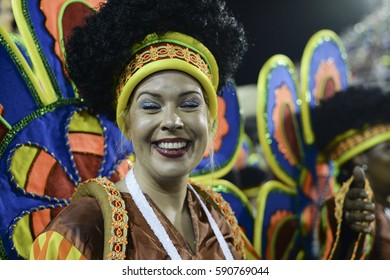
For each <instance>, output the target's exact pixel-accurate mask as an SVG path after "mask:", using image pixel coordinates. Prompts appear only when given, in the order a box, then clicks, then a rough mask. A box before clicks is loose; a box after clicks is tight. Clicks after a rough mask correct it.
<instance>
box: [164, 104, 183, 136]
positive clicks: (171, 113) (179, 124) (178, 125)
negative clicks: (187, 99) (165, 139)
mask: <svg viewBox="0 0 390 280" xmlns="http://www.w3.org/2000/svg"><path fill="white" fill-rule="evenodd" d="M183 126H184V124H183V121H182V119H181V118H180V116H179V115H178V114H177V112H176V111H175V110H174V109H168V110H167V111H166V112H165V114H164V116H163V120H162V122H161V128H162V129H163V130H169V131H172V130H176V129H182V128H183Z"/></svg>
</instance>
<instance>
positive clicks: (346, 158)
mask: <svg viewBox="0 0 390 280" xmlns="http://www.w3.org/2000/svg"><path fill="white" fill-rule="evenodd" d="M389 106H390V94H389V93H388V92H384V91H383V90H382V89H380V88H378V87H377V88H376V87H363V86H350V87H349V88H347V89H346V90H344V91H341V92H338V93H337V95H335V96H333V97H332V98H329V99H327V100H324V101H323V102H321V103H320V106H318V107H317V108H316V110H315V111H314V112H315V114H314V120H315V123H316V125H315V135H316V139H318V140H317V141H316V142H317V146H318V149H319V151H320V159H322V161H325V160H328V159H330V160H331V162H332V163H333V166H334V170H335V172H334V177H335V180H336V179H337V182H343V181H346V180H347V179H348V178H347V177H348V176H350V173H351V169H352V168H353V165H354V164H353V162H352V160H353V159H354V158H355V157H357V156H359V155H360V154H364V153H365V152H367V151H368V150H370V149H371V148H374V147H375V146H377V145H379V144H382V143H385V142H389V141H390V125H389V122H390V113H389V110H388V108H389ZM386 152H387V149H386ZM364 168H366V169H367V170H366V172H370V170H369V169H370V166H369V164H366V165H365V166H364ZM372 168H374V167H372ZM337 182H336V183H337ZM371 186H372V190H370V192H372V194H371V196H373V198H374V200H375V217H376V221H375V231H374V233H373V239H374V242H373V248H372V252H370V254H369V256H368V258H370V259H390V236H389V230H390V217H389V213H388V212H389V210H388V209H389V205H388V203H389V202H388V201H386V198H383V197H381V195H384V194H383V193H382V192H383V191H381V192H378V193H376V188H375V185H374V184H372V185H371ZM386 187H387V186H386ZM347 188H348V185H347V184H345V185H344V186H343V187H342V189H341V193H345V192H346V191H347ZM378 191H379V190H378ZM375 198H376V199H375ZM341 199H342V198H341ZM386 203H387V204H386ZM340 219H341V216H340ZM355 235H356V234H355ZM360 235H361V234H360ZM360 235H359V238H362V237H361V236H360ZM350 236H352V237H353V235H352V234H350V235H349V236H348V237H349V238H350ZM355 238H356V237H355Z"/></svg>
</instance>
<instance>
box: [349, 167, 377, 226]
mask: <svg viewBox="0 0 390 280" xmlns="http://www.w3.org/2000/svg"><path fill="white" fill-rule="evenodd" d="M353 177H354V179H353V181H352V184H351V186H350V188H349V190H348V192H347V194H346V197H345V201H344V218H345V221H346V223H347V225H348V226H349V227H350V228H351V229H352V230H353V231H355V232H359V233H360V232H362V233H370V232H372V230H373V227H372V226H370V222H372V221H374V220H375V214H374V213H375V204H374V203H373V202H372V201H371V200H370V199H369V197H368V193H367V191H366V190H365V189H364V186H365V184H366V181H365V179H366V175H365V173H364V170H363V169H362V168H361V167H359V166H355V168H354V169H353Z"/></svg>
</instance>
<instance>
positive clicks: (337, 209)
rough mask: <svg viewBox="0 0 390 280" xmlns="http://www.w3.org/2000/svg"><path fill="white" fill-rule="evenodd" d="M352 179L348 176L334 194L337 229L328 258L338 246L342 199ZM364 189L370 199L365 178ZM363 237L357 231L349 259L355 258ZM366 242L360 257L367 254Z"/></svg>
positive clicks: (342, 208)
mask: <svg viewBox="0 0 390 280" xmlns="http://www.w3.org/2000/svg"><path fill="white" fill-rule="evenodd" d="M352 181H353V176H352V177H351V178H349V179H348V180H347V181H346V182H344V183H343V185H342V187H341V189H340V191H339V192H337V193H336V195H335V211H334V215H335V218H336V221H337V229H336V237H335V241H334V243H333V245H332V249H331V252H330V254H329V256H328V259H333V255H334V253H335V251H336V248H337V246H338V243H339V240H340V235H341V223H342V221H343V210H344V200H345V196H346V194H347V192H348V190H349V188H350V186H351V184H352ZM364 188H365V190H366V191H367V192H368V199H369V200H371V199H372V195H373V193H372V191H371V187H370V185H369V181H368V180H367V179H366V182H365V187H364ZM362 238H363V234H362V233H359V235H358V238H357V239H356V241H355V244H354V246H353V250H352V255H351V260H354V259H356V253H357V249H358V247H359V243H360V242H361V239H362ZM368 251H369V250H368V244H367V241H366V240H365V242H364V249H363V253H362V256H361V258H364V257H365V256H366V255H367V254H368Z"/></svg>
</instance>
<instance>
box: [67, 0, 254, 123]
mask: <svg viewBox="0 0 390 280" xmlns="http://www.w3.org/2000/svg"><path fill="white" fill-rule="evenodd" d="M170 31H174V32H180V33H184V34H186V35H189V36H191V37H193V38H195V39H197V40H198V41H200V42H201V43H203V44H204V45H205V46H206V47H207V48H208V49H209V50H210V51H211V53H212V54H213V55H214V57H215V59H216V61H217V63H218V67H219V79H220V83H219V88H218V91H219V92H220V91H221V88H222V87H223V86H224V85H225V83H226V81H227V80H228V79H231V78H234V74H235V72H236V71H237V68H238V66H239V64H240V62H241V59H242V57H243V55H244V53H245V52H246V50H247V41H246V35H245V31H244V29H243V26H242V25H241V23H239V22H238V21H237V19H236V18H235V17H234V16H233V14H232V12H231V11H230V10H229V9H228V8H227V6H226V4H225V2H224V1H222V0H185V1H171V0H108V1H107V3H105V4H102V5H101V7H100V10H99V11H98V12H97V13H94V14H93V15H91V16H90V17H89V18H87V20H86V24H85V25H84V26H82V27H79V28H76V29H75V30H74V32H73V34H72V36H71V37H70V38H68V39H67V43H66V63H67V71H68V74H69V77H70V79H71V80H72V81H73V82H74V83H75V85H76V87H77V89H78V91H79V94H80V96H81V97H83V98H84V99H85V102H86V104H87V105H88V106H89V107H90V108H91V109H93V110H94V111H95V112H96V113H100V114H105V115H107V116H108V117H109V118H110V119H112V120H113V119H114V116H115V108H114V94H115V93H114V91H115V86H116V83H117V80H118V78H119V76H120V74H121V72H122V71H123V69H124V68H125V66H126V65H127V64H128V63H129V61H130V52H131V48H132V46H133V45H134V44H136V43H139V42H140V41H142V40H143V39H144V38H145V37H146V36H147V35H149V34H152V33H156V34H158V35H163V34H165V33H167V32H170ZM110 104H111V106H109V105H110Z"/></svg>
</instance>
